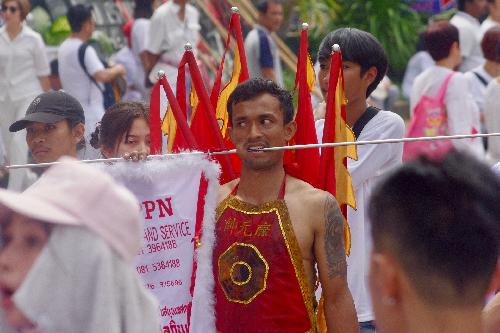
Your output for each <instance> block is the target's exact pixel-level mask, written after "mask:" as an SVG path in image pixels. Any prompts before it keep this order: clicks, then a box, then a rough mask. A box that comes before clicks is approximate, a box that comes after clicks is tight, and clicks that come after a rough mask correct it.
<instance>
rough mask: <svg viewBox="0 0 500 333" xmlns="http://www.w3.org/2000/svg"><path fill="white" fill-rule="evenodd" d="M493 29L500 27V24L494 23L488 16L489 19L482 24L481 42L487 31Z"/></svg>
mask: <svg viewBox="0 0 500 333" xmlns="http://www.w3.org/2000/svg"><path fill="white" fill-rule="evenodd" d="M493 27H500V22H497V21H493V20H492V19H491V17H490V16H488V18H487V19H486V20H484V21H483V23H481V30H480V37H481V38H480V40H482V39H483V36H484V34H485V33H486V31H488V30H489V29H491V28H493Z"/></svg>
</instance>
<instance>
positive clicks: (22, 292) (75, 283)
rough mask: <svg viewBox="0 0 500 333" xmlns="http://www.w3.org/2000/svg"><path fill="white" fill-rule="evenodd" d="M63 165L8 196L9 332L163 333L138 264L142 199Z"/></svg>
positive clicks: (1, 267)
mask: <svg viewBox="0 0 500 333" xmlns="http://www.w3.org/2000/svg"><path fill="white" fill-rule="evenodd" d="M62 162H63V163H62V164H58V165H55V166H53V167H51V168H49V169H48V170H47V171H46V172H45V173H44V174H43V176H42V177H41V178H40V179H39V180H38V182H37V183H36V184H34V185H33V186H31V187H30V188H29V189H28V190H26V191H25V192H23V193H21V194H19V193H14V192H10V191H6V190H0V235H1V240H2V242H1V244H0V297H1V299H2V306H1V308H0V328H1V331H2V333H7V332H10V331H11V329H12V330H13V332H28V331H29V332H37V333H39V332H42V333H54V332H65V333H102V332H106V333H122V332H144V333H156V332H159V318H158V310H157V309H158V305H157V303H156V301H155V300H154V298H153V296H152V295H151V294H150V293H149V291H147V290H146V289H145V288H144V286H143V284H142V281H140V278H139V276H138V274H137V272H136V271H135V268H134V265H133V260H134V258H135V256H136V254H137V252H138V251H139V249H140V247H141V239H142V237H141V223H140V211H139V204H138V202H137V200H136V199H135V197H134V195H133V194H132V193H131V192H129V191H128V190H127V189H126V188H124V187H122V186H120V185H118V184H116V183H115V182H114V180H113V179H112V178H111V177H109V176H108V175H106V174H104V173H103V172H102V171H99V170H97V169H96V168H93V167H90V166H86V165H83V164H79V163H76V162H70V161H68V160H63V161H62Z"/></svg>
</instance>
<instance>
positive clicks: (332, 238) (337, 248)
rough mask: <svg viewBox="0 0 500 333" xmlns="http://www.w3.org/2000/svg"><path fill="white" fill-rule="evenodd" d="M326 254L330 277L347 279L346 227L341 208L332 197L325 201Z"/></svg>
mask: <svg viewBox="0 0 500 333" xmlns="http://www.w3.org/2000/svg"><path fill="white" fill-rule="evenodd" d="M325 252H326V261H327V264H328V277H329V278H330V279H333V278H336V277H345V276H346V275H347V263H346V256H345V248H344V225H343V218H342V213H341V212H340V208H339V206H338V204H337V202H336V201H335V199H334V197H333V196H332V195H328V196H327V197H326V201H325Z"/></svg>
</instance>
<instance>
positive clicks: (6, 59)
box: [0, 0, 50, 191]
mask: <svg viewBox="0 0 500 333" xmlns="http://www.w3.org/2000/svg"><path fill="white" fill-rule="evenodd" d="M1 3H2V15H1V16H2V18H3V19H4V20H5V25H3V26H2V27H1V28H0V132H1V135H2V140H3V141H4V144H5V147H6V150H7V157H8V159H9V161H10V163H11V164H26V163H27V161H28V147H27V145H26V141H25V140H24V136H22V135H20V134H18V133H15V134H13V133H10V132H9V125H10V124H11V123H13V122H14V121H16V120H17V119H19V118H22V117H23V116H24V112H25V111H26V108H27V107H28V105H29V104H30V103H31V101H32V100H33V98H35V97H36V96H37V95H38V94H40V93H42V92H44V91H48V90H49V89H50V83H49V79H48V75H49V74H50V67H49V62H48V60H47V56H46V53H45V45H44V44H43V40H42V37H41V36H40V34H38V33H37V32H35V31H33V30H32V29H30V28H29V27H28V26H27V25H26V24H24V20H25V18H26V15H28V13H29V12H30V2H29V0H2V1H1ZM26 177H28V172H27V170H11V172H10V175H9V185H8V188H9V189H11V190H16V191H21V190H23V188H22V187H23V185H22V184H24V183H25V181H26Z"/></svg>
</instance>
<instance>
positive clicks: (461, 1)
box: [457, 0, 471, 12]
mask: <svg viewBox="0 0 500 333" xmlns="http://www.w3.org/2000/svg"><path fill="white" fill-rule="evenodd" d="M466 2H471V0H457V8H458V10H460V11H462V12H463V11H464V10H465V3H466Z"/></svg>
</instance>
